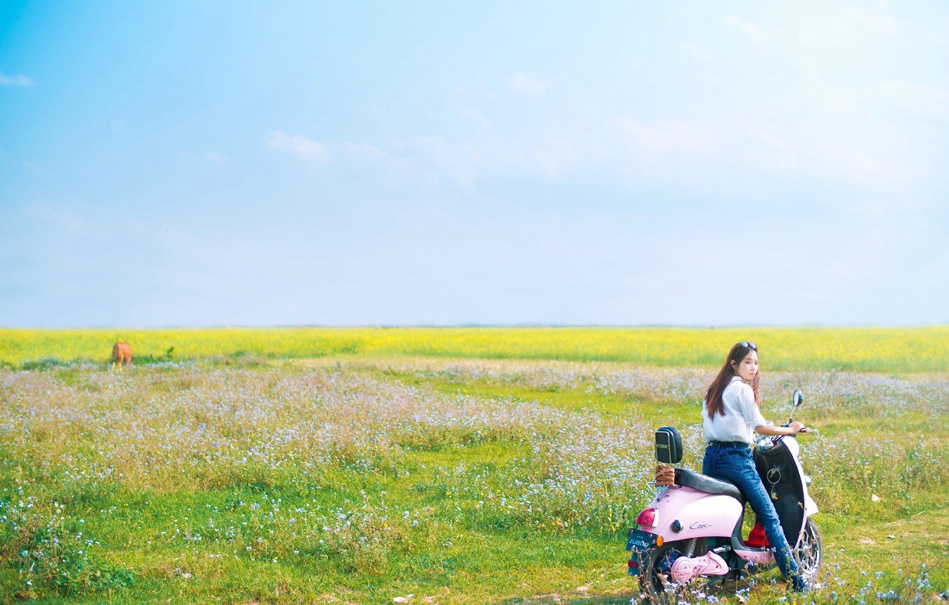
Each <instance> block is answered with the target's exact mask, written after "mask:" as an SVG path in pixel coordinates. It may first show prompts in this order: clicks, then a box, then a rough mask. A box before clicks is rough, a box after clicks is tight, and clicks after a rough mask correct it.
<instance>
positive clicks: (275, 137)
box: [267, 130, 330, 164]
mask: <svg viewBox="0 0 949 605" xmlns="http://www.w3.org/2000/svg"><path fill="white" fill-rule="evenodd" d="M267 146H268V147H270V148H272V149H278V150H280V151H286V152H287V153H291V154H293V155H295V156H297V157H300V158H302V159H304V160H307V161H308V162H312V163H314V164H322V163H324V162H328V161H329V160H330V151H329V147H328V146H326V145H325V144H323V143H319V142H317V141H314V140H312V139H309V138H307V137H305V136H303V135H298V134H296V135H290V134H287V133H285V132H282V131H280V130H275V131H274V132H272V133H271V134H270V136H269V137H267Z"/></svg>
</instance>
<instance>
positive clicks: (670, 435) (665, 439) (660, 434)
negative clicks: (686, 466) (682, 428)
mask: <svg viewBox="0 0 949 605" xmlns="http://www.w3.org/2000/svg"><path fill="white" fill-rule="evenodd" d="M656 460H658V461H659V462H661V463H663V464H679V463H680V462H682V435H680V434H679V431H677V430H676V428H675V427H674V426H664V427H662V428H660V429H659V430H658V431H656Z"/></svg>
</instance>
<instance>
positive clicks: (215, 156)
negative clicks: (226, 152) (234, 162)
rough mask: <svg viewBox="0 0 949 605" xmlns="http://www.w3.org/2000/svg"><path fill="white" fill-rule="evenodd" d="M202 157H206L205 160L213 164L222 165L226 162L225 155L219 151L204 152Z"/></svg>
mask: <svg viewBox="0 0 949 605" xmlns="http://www.w3.org/2000/svg"><path fill="white" fill-rule="evenodd" d="M204 157H205V158H207V160H208V161H209V162H211V163H212V164H214V165H215V166H223V165H224V164H227V158H226V157H224V156H223V155H221V154H219V153H214V152H213V151H209V152H207V153H206V154H204Z"/></svg>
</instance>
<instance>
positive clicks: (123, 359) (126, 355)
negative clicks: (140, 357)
mask: <svg viewBox="0 0 949 605" xmlns="http://www.w3.org/2000/svg"><path fill="white" fill-rule="evenodd" d="M115 364H119V369H120V370H121V369H122V366H130V365H132V345H130V344H129V343H127V342H117V343H115V344H114V345H112V369H113V370H114V369H115Z"/></svg>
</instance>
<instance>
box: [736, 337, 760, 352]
mask: <svg viewBox="0 0 949 605" xmlns="http://www.w3.org/2000/svg"><path fill="white" fill-rule="evenodd" d="M738 344H740V345H741V346H743V347H745V348H746V349H751V350H752V351H757V350H758V345H756V344H755V343H753V342H748V341H747V340H743V341H741V342H740V343H738Z"/></svg>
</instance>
